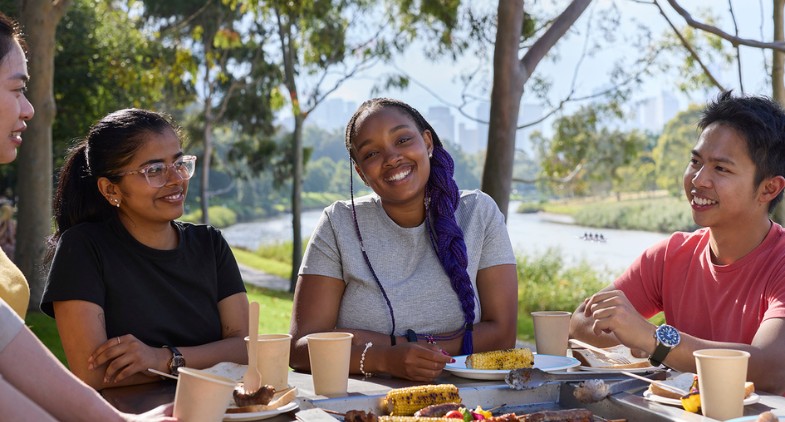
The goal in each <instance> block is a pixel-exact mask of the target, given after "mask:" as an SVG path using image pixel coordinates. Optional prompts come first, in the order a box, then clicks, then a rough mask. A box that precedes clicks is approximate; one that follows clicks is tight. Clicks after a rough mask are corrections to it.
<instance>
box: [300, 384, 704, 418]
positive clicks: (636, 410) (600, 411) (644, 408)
mask: <svg viewBox="0 0 785 422" xmlns="http://www.w3.org/2000/svg"><path fill="white" fill-rule="evenodd" d="M608 384H609V385H610V388H611V393H612V395H611V396H610V397H609V398H606V399H604V400H601V401H599V402H596V403H581V402H579V401H578V400H577V399H576V398H575V396H574V395H573V392H574V391H575V388H576V386H577V383H567V382H563V383H556V384H549V385H545V386H543V387H540V388H536V389H533V390H523V391H517V390H513V389H511V388H509V387H507V386H506V385H499V384H462V385H459V388H460V392H461V398H462V399H463V403H465V404H466V405H467V406H468V407H476V406H478V405H479V406H482V408H483V409H490V408H496V410H495V411H494V413H496V414H503V413H516V414H525V413H532V412H538V411H542V410H560V409H574V408H585V409H589V410H591V411H592V413H593V414H594V415H596V416H599V417H601V418H604V419H626V420H627V421H644V422H646V421H673V420H687V419H682V418H674V417H672V415H668V414H667V413H668V412H663V408H661V407H658V406H654V407H652V406H649V403H648V402H646V401H642V402H641V403H639V405H638V404H635V403H634V402H633V403H630V402H628V401H627V400H624V399H623V398H630V397H634V396H635V393H634V392H635V391H640V390H642V389H644V388H645V387H646V385H645V383H643V382H642V381H638V380H634V379H630V380H625V381H616V382H609V383H608ZM628 391H629V392H628ZM384 396H385V394H356V393H353V394H350V395H349V396H346V397H338V398H318V397H315V398H310V399H308V398H304V399H301V400H300V409H303V410H306V409H311V408H322V409H327V410H331V411H334V412H340V413H344V412H346V411H349V410H365V411H373V412H374V413H376V414H384V412H383V410H382V401H383V399H384ZM641 400H642V399H641ZM674 410H676V408H674ZM678 413H679V414H683V413H685V412H683V411H681V410H678ZM695 416H697V417H698V419H696V420H700V419H702V418H700V416H698V415H695ZM688 419H689V417H688Z"/></svg>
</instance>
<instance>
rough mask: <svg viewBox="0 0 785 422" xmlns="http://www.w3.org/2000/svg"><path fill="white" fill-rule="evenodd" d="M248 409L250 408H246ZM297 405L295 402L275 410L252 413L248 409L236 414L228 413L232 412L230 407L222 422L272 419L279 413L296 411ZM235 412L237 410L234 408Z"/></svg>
mask: <svg viewBox="0 0 785 422" xmlns="http://www.w3.org/2000/svg"><path fill="white" fill-rule="evenodd" d="M247 407H250V406H247ZM297 407H298V405H297V402H294V401H292V402H289V403H288V404H286V405H283V406H281V407H279V408H277V409H269V410H257V411H253V410H252V409H248V410H249V411H247V412H236V413H229V412H230V411H231V410H232V407H229V408H228V409H227V413H226V414H224V421H238V422H239V421H258V420H261V419H267V418H272V417H273V416H278V415H280V414H281V413H286V412H289V411H292V410H294V409H297ZM234 409H235V410H236V409H237V408H234Z"/></svg>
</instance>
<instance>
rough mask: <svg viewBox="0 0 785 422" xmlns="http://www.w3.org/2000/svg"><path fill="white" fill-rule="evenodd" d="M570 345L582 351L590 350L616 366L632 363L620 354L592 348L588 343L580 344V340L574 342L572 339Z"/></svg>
mask: <svg viewBox="0 0 785 422" xmlns="http://www.w3.org/2000/svg"><path fill="white" fill-rule="evenodd" d="M570 343H571V344H574V345H575V346H578V347H583V348H584V349H587V350H591V351H592V352H594V353H597V354H600V355H603V356H605V357H606V358H607V359H608V361H609V362H611V363H615V364H617V365H629V364H631V363H632V361H630V360H629V359H627V357H626V356H624V355H623V354H621V353H616V352H610V351H608V350H605V349H602V348H599V347H596V346H592V345H591V344H589V343H584V342H582V341H580V340H575V339H573V338H571V339H570Z"/></svg>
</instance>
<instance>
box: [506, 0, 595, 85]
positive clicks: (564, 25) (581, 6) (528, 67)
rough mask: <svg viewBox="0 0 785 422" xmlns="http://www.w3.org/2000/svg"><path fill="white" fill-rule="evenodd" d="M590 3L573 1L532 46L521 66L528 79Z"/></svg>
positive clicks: (580, 0)
mask: <svg viewBox="0 0 785 422" xmlns="http://www.w3.org/2000/svg"><path fill="white" fill-rule="evenodd" d="M589 3H591V0H573V1H572V3H570V5H569V6H567V8H566V9H564V11H563V12H562V13H561V14H560V15H559V17H557V18H556V20H554V21H553V25H551V27H550V28H548V30H547V31H545V33H544V34H542V36H541V37H540V38H538V39H537V41H535V43H534V44H532V46H531V48H529V51H527V52H526V54H525V55H524V56H523V58H521V60H520V66H521V67H522V68H523V72H524V75H525V77H526V78H528V76H529V75H530V74H531V72H532V70H533V69H535V68H536V67H537V64H539V63H540V61H541V60H542V59H543V57H545V55H546V54H547V53H548V51H550V50H551V48H552V47H553V46H554V45H555V44H556V42H557V41H559V39H560V38H561V37H562V36H563V35H564V34H565V33H566V32H567V30H569V29H570V27H571V26H572V24H573V23H575V21H576V20H578V18H579V17H580V16H581V14H582V13H583V11H584V10H586V8H587V7H588V6H589Z"/></svg>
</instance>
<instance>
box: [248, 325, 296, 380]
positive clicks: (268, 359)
mask: <svg viewBox="0 0 785 422" xmlns="http://www.w3.org/2000/svg"><path fill="white" fill-rule="evenodd" d="M291 344H292V335H291V334H259V338H258V340H257V342H256V368H257V369H258V370H259V374H260V375H261V376H262V385H272V386H273V387H274V388H275V391H283V390H285V389H287V388H289V348H290V347H291ZM245 347H248V337H246V338H245Z"/></svg>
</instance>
